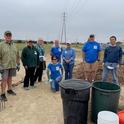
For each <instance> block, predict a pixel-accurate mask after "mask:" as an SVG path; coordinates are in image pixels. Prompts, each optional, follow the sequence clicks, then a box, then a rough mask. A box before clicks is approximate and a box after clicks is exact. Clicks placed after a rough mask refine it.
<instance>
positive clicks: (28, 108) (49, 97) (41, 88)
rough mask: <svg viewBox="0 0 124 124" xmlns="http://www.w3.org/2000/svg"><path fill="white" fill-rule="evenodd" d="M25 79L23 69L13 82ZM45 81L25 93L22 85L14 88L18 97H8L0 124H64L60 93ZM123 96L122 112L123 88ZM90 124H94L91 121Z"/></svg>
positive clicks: (122, 97) (123, 107) (123, 96)
mask: <svg viewBox="0 0 124 124" xmlns="http://www.w3.org/2000/svg"><path fill="white" fill-rule="evenodd" d="M23 77H24V69H23V67H21V70H20V71H19V72H18V74H17V77H16V78H14V79H13V82H14V83H15V82H18V81H20V80H22V79H23ZM43 80H44V81H43V82H42V83H38V84H37V87H36V88H35V89H30V90H29V91H25V90H24V89H23V88H22V84H20V85H18V86H16V87H15V88H14V90H15V91H16V93H17V96H8V102H7V103H6V108H5V109H4V110H3V111H1V112H0V124H64V122H63V110H62V100H61V96H60V93H52V92H51V91H50V86H49V84H48V83H47V80H46V77H44V78H43ZM121 94H122V95H121V98H120V105H119V109H120V110H121V109H124V104H123V103H124V88H123V87H122V92H121ZM89 111H90V110H89ZM89 120H90V119H89ZM88 124H92V123H91V122H90V121H89V122H88Z"/></svg>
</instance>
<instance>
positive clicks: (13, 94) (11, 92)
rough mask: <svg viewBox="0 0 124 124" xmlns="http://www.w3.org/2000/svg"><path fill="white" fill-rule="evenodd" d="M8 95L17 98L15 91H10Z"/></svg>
mask: <svg viewBox="0 0 124 124" xmlns="http://www.w3.org/2000/svg"><path fill="white" fill-rule="evenodd" d="M7 93H8V94H10V95H12V96H15V95H16V93H15V92H14V91H13V90H8V91H7Z"/></svg>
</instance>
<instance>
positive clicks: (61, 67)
mask: <svg viewBox="0 0 124 124" xmlns="http://www.w3.org/2000/svg"><path fill="white" fill-rule="evenodd" d="M60 69H61V74H62V76H63V72H64V69H63V66H62V65H61V66H60Z"/></svg>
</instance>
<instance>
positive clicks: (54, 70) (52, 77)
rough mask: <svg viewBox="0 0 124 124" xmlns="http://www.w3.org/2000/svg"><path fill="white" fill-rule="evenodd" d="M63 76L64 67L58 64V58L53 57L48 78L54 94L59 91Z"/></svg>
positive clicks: (49, 65)
mask: <svg viewBox="0 0 124 124" xmlns="http://www.w3.org/2000/svg"><path fill="white" fill-rule="evenodd" d="M62 75H63V67H62V65H61V64H60V63H58V62H57V58H56V57H55V56H52V57H51V63H49V64H48V69H47V77H48V80H49V82H50V84H51V90H52V91H53V92H56V91H59V82H60V81H61V80H62Z"/></svg>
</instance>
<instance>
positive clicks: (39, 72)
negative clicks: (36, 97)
mask: <svg viewBox="0 0 124 124" xmlns="http://www.w3.org/2000/svg"><path fill="white" fill-rule="evenodd" d="M43 66H44V63H43V62H40V64H39V67H38V68H37V69H36V73H35V75H34V81H36V80H37V79H38V82H40V81H42V75H43V70H44V67H43Z"/></svg>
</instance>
